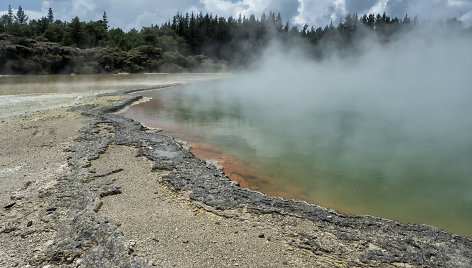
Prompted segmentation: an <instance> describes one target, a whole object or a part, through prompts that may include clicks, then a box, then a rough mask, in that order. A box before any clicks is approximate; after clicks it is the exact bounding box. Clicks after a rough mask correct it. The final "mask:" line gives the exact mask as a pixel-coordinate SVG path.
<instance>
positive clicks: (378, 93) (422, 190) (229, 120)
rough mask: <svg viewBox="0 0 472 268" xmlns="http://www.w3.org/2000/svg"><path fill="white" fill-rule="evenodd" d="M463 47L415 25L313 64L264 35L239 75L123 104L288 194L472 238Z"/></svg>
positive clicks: (463, 42)
mask: <svg viewBox="0 0 472 268" xmlns="http://www.w3.org/2000/svg"><path fill="white" fill-rule="evenodd" d="M471 44H472V42H471V40H470V38H465V37H461V36H460V35H458V34H455V33H451V34H449V35H447V36H437V35H435V34H434V33H431V32H427V31H421V32H414V33H410V34H408V35H405V36H404V37H403V38H399V39H398V41H395V42H392V43H389V44H386V45H385V44H384V45H381V44H378V43H376V42H367V41H366V42H363V46H362V47H359V49H358V51H362V53H360V54H357V55H353V56H350V57H338V56H336V53H332V56H331V57H329V58H327V59H325V60H323V61H321V62H315V61H312V60H307V59H306V58H305V57H304V55H305V53H304V52H303V51H300V49H299V48H296V49H293V50H290V49H283V48H280V47H279V46H277V45H276V44H274V46H272V47H271V48H270V49H268V50H267V51H266V54H265V55H264V56H263V57H262V59H261V60H260V61H259V62H257V63H256V64H255V65H254V66H253V67H252V68H251V69H250V70H248V71H247V72H245V73H241V74H237V75H235V76H233V77H232V78H230V79H226V80H223V81H220V82H217V83H211V84H208V83H205V84H200V85H198V86H197V85H193V86H191V87H185V88H180V89H176V90H166V91H162V92H159V93H153V94H154V95H153V96H154V97H155V100H154V103H153V104H152V105H153V106H152V108H150V106H149V105H148V106H146V107H147V108H146V109H144V107H141V108H140V107H135V108H133V109H134V113H136V114H139V113H141V115H140V119H143V114H144V120H155V121H156V122H161V123H162V124H163V125H166V124H176V125H178V128H180V131H181V132H182V133H186V134H185V135H188V136H189V138H191V139H198V140H199V141H201V142H206V143H209V144H212V145H214V146H217V147H219V148H221V149H223V150H226V151H229V152H231V153H232V154H234V155H236V156H238V157H239V158H240V159H242V160H243V161H245V162H246V163H247V164H248V168H252V169H254V170H258V172H259V173H260V174H262V176H263V177H265V178H268V179H269V180H270V182H271V183H272V184H274V185H277V187H279V189H281V190H280V191H283V189H284V188H287V189H288V188H293V187H295V188H297V189H298V191H299V193H300V195H299V196H297V197H298V198H301V199H305V200H308V201H312V202H318V203H321V204H325V205H330V204H335V205H336V206H337V207H338V208H341V210H343V209H344V211H348V212H353V213H359V214H373V215H377V216H382V217H389V218H393V219H398V220H401V221H403V222H413V223H428V224H432V225H435V226H439V227H441V228H444V229H446V230H449V231H452V232H456V233H461V234H465V235H468V236H472V228H471V227H470V226H472V135H471V133H472V120H471V119H470V115H471V114H472V106H471V101H472V76H471V73H470V67H471V63H472V51H471V49H470V45H471ZM132 113H133V112H132ZM132 113H131V114H130V115H129V116H131V117H133V115H132Z"/></svg>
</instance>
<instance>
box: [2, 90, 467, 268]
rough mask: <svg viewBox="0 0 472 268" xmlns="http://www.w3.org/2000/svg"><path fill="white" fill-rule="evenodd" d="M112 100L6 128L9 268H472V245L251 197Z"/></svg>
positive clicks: (5, 248)
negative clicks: (125, 114)
mask: <svg viewBox="0 0 472 268" xmlns="http://www.w3.org/2000/svg"><path fill="white" fill-rule="evenodd" d="M138 99H139V97H133V98H131V99H126V98H124V97H122V96H111V95H110V96H102V97H98V98H94V99H93V100H88V103H87V104H84V103H83V102H82V104H81V105H75V106H73V107H72V108H60V109H56V110H50V111H43V112H38V113H35V114H33V115H28V116H22V117H15V118H8V119H2V120H3V121H0V122H1V124H0V146H1V150H0V204H1V205H2V207H1V208H0V267H14V266H18V267H28V266H31V267H37V266H47V265H51V266H62V267H69V266H70V267H97V266H98V267H116V266H120V267H121V266H122V267H144V266H158V267H169V266H170V267H172V266H175V267H234V266H243V267H356V266H357V267H376V266H378V267H424V266H426V267H471V266H472V241H471V240H470V239H468V238H464V237H461V236H457V235H453V234H449V233H446V232H443V231H441V230H439V229H437V228H434V227H430V226H426V225H406V224H401V223H398V222H395V221H391V220H386V219H380V218H376V217H371V216H348V215H343V214H339V213H337V212H335V211H333V210H329V209H327V208H323V207H319V206H316V205H311V204H307V203H305V202H298V201H293V200H283V199H280V198H277V197H271V196H267V195H264V194H262V193H259V192H254V191H250V190H247V189H245V188H242V187H240V186H239V185H238V184H237V183H235V182H232V181H230V180H229V179H228V178H227V177H226V176H225V174H224V173H223V172H222V171H221V169H220V167H218V165H215V164H214V163H212V162H206V161H204V160H201V159H198V158H196V157H195V156H193V155H192V154H191V153H190V152H189V151H188V144H186V143H185V142H181V141H178V140H175V139H173V138H171V137H168V136H165V135H161V134H158V133H155V130H151V129H147V128H144V127H143V126H142V125H140V124H139V123H136V122H134V121H131V120H128V119H124V118H122V117H121V116H119V115H117V114H114V112H116V111H118V110H119V109H121V108H122V107H125V106H126V105H128V104H130V103H131V102H133V101H136V100H138Z"/></svg>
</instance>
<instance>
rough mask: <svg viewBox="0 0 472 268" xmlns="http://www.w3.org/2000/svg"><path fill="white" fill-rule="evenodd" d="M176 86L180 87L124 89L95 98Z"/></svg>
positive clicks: (170, 85) (166, 86)
mask: <svg viewBox="0 0 472 268" xmlns="http://www.w3.org/2000/svg"><path fill="white" fill-rule="evenodd" d="M177 85H181V83H172V84H165V85H159V86H153V87H143V88H133V89H124V90H120V91H117V92H111V93H104V94H99V95H97V96H98V97H104V96H116V95H126V94H131V93H137V92H142V91H148V90H153V89H162V88H168V87H173V86H177Z"/></svg>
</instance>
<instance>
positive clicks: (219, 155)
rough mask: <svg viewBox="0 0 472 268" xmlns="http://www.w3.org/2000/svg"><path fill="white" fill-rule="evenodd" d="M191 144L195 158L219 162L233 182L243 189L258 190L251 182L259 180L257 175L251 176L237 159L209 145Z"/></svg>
mask: <svg viewBox="0 0 472 268" xmlns="http://www.w3.org/2000/svg"><path fill="white" fill-rule="evenodd" d="M191 144H192V148H191V149H190V152H192V153H193V154H194V155H195V156H197V157H199V158H202V159H206V160H209V159H214V160H217V161H218V163H220V165H222V166H223V170H224V172H225V174H226V175H228V177H229V178H230V179H231V180H233V181H237V182H238V183H239V184H240V185H241V186H242V187H245V188H249V189H253V190H258V189H257V188H258V187H257V186H256V185H252V184H251V182H249V181H250V180H252V181H253V182H252V183H254V180H257V179H258V178H257V177H256V176H255V175H253V174H250V172H248V170H247V167H245V165H244V164H243V163H241V162H240V161H238V160H237V159H236V158H234V157H232V156H231V155H228V154H225V153H223V152H222V151H220V150H218V149H216V148H214V147H211V146H209V145H207V144H203V143H199V142H191Z"/></svg>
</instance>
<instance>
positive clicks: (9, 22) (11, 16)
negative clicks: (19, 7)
mask: <svg viewBox="0 0 472 268" xmlns="http://www.w3.org/2000/svg"><path fill="white" fill-rule="evenodd" d="M7 16H8V19H7V24H8V25H10V24H12V23H13V10H12V9H11V6H10V5H8V13H7Z"/></svg>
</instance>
